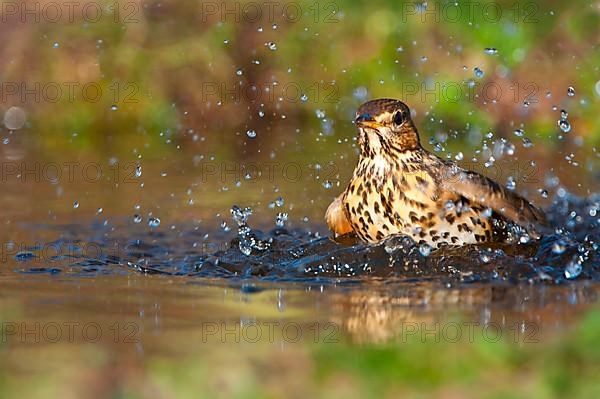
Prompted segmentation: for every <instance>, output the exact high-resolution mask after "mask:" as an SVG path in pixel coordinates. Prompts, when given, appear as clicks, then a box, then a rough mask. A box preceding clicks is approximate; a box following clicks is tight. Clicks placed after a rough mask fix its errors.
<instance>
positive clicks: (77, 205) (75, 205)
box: [73, 201, 79, 209]
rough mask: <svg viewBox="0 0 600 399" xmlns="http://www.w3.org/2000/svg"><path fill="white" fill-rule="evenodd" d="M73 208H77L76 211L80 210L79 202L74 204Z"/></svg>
mask: <svg viewBox="0 0 600 399" xmlns="http://www.w3.org/2000/svg"><path fill="white" fill-rule="evenodd" d="M73 208H75V209H77V208H79V202H77V201H75V202H73Z"/></svg>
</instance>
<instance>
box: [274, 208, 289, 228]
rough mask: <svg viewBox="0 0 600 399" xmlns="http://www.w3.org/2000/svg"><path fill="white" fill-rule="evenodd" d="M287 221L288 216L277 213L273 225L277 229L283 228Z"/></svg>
mask: <svg viewBox="0 0 600 399" xmlns="http://www.w3.org/2000/svg"><path fill="white" fill-rule="evenodd" d="M287 220H288V214H287V213H283V212H279V213H278V214H277V218H276V219H275V225H276V226H277V227H283V226H285V222H287Z"/></svg>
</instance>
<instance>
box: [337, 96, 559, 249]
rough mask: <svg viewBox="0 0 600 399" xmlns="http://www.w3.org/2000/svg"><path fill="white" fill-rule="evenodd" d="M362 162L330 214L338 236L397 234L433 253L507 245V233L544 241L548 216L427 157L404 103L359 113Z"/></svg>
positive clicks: (382, 103) (384, 101)
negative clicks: (511, 230)
mask: <svg viewBox="0 0 600 399" xmlns="http://www.w3.org/2000/svg"><path fill="white" fill-rule="evenodd" d="M354 123H355V124H356V126H357V127H358V130H359V135H358V144H359V148H360V151H359V158H358V164H357V165H356V167H355V169H354V173H353V176H352V178H351V180H350V182H349V184H348V186H347V187H346V189H345V190H344V191H343V192H342V193H341V194H340V195H339V196H338V197H337V198H335V200H334V201H333V202H332V203H331V205H329V207H328V208H327V211H326V214H325V220H326V222H327V225H328V227H329V228H330V230H331V231H332V232H333V234H334V236H335V237H338V236H342V235H346V234H349V233H355V234H356V235H357V236H358V238H359V239H360V240H362V241H364V242H367V243H377V242H380V241H382V240H384V239H386V238H387V237H390V236H394V235H405V236H409V237H411V238H412V239H413V240H414V241H415V242H416V243H417V244H419V245H423V244H426V245H428V246H430V247H431V248H434V249H435V248H440V247H443V246H462V245H468V244H483V243H489V242H495V241H498V242H499V241H502V240H506V238H507V230H508V227H509V226H515V227H516V228H519V227H520V228H521V231H524V232H525V236H528V237H533V238H539V237H540V234H539V231H543V229H544V228H545V227H546V226H548V222H547V219H546V216H545V214H544V212H543V211H542V210H541V209H538V208H537V207H536V206H534V205H533V204H531V203H530V202H529V201H528V200H526V199H525V198H523V197H521V196H520V195H518V194H517V193H515V192H513V191H512V190H509V189H507V188H505V187H503V186H502V185H500V184H498V183H497V182H495V181H493V180H492V179H489V178H487V177H485V176H483V175H481V174H479V173H476V172H474V171H470V170H467V169H464V168H462V167H460V166H459V165H458V164H456V163H455V162H453V161H451V160H446V159H442V158H440V157H438V156H437V155H435V154H433V153H431V152H429V151H427V150H426V149H424V148H423V147H422V146H421V142H420V139H419V133H418V131H417V128H416V126H415V124H414V123H413V121H412V119H411V112H410V109H409V107H408V106H407V105H406V104H404V103H403V102H402V101H399V100H395V99H391V98H380V99H375V100H370V101H367V102H366V103H364V104H362V105H361V106H360V107H359V108H358V111H357V112H356V118H355V119H354Z"/></svg>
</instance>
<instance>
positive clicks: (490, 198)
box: [440, 161, 548, 228]
mask: <svg viewBox="0 0 600 399" xmlns="http://www.w3.org/2000/svg"><path fill="white" fill-rule="evenodd" d="M442 162H443V164H444V165H445V168H444V169H445V173H444V175H443V176H442V177H441V179H440V181H441V186H442V188H443V189H445V190H448V191H450V192H454V193H456V194H458V195H462V196H463V197H465V198H467V199H468V200H469V201H471V202H474V203H477V204H480V205H483V206H486V207H489V208H492V209H493V210H494V211H496V212H498V213H499V214H500V215H502V216H504V217H505V218H507V219H509V220H511V221H513V222H515V223H517V224H519V225H521V226H523V227H530V228H531V227H536V226H537V227H543V226H548V222H547V220H546V215H545V214H544V212H543V211H541V210H540V209H538V208H536V207H535V206H534V205H532V204H531V203H530V202H529V201H527V200H526V199H525V198H523V197H521V196H520V195H518V194H516V193H514V192H513V191H510V190H508V189H505V188H504V187H502V186H501V185H499V184H498V183H496V182H495V181H493V180H491V179H489V178H487V177H485V176H482V175H480V174H479V173H476V172H472V171H469V170H465V169H462V168H460V167H458V166H457V165H456V164H453V163H447V162H444V161H442Z"/></svg>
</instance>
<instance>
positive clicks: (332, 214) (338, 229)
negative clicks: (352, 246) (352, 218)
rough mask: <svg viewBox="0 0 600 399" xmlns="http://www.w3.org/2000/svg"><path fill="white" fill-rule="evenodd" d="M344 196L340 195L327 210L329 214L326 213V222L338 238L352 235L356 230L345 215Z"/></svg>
mask: <svg viewBox="0 0 600 399" xmlns="http://www.w3.org/2000/svg"><path fill="white" fill-rule="evenodd" d="M342 196H343V194H340V195H339V196H338V197H337V198H336V199H335V200H333V202H332V203H331V204H330V205H329V207H328V208H327V212H325V220H326V221H327V225H328V226H329V229H330V230H331V231H333V234H334V235H335V236H336V237H337V236H341V235H344V234H346V233H350V232H351V231H353V230H354V229H353V228H352V226H351V225H350V222H349V221H348V218H347V217H346V214H345V213H344V208H343V205H342Z"/></svg>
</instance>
